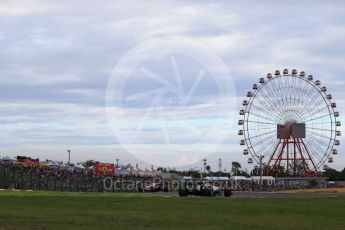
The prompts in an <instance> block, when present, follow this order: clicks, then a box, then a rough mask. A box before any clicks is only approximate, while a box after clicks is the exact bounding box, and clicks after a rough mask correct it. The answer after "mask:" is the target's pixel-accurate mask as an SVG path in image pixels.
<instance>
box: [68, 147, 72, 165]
mask: <svg viewBox="0 0 345 230" xmlns="http://www.w3.org/2000/svg"><path fill="white" fill-rule="evenodd" d="M67 152H68V164H70V163H71V150H69V149H67Z"/></svg>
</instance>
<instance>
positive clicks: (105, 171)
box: [95, 163, 115, 175]
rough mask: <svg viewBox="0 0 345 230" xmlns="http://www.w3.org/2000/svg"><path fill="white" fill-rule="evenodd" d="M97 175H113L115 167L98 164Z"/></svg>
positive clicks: (96, 166)
mask: <svg viewBox="0 0 345 230" xmlns="http://www.w3.org/2000/svg"><path fill="white" fill-rule="evenodd" d="M95 173H96V174H97V175H111V174H112V175H113V174H114V173H115V165H114V164H107V163H96V165H95Z"/></svg>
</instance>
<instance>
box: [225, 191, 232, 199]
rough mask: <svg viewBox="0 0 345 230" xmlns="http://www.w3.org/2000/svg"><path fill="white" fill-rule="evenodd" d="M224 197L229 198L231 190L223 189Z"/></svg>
mask: <svg viewBox="0 0 345 230" xmlns="http://www.w3.org/2000/svg"><path fill="white" fill-rule="evenodd" d="M224 196H225V197H230V196H232V192H231V190H230V189H225V190H224Z"/></svg>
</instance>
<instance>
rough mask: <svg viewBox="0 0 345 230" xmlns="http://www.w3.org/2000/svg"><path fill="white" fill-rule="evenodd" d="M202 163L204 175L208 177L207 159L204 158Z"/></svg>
mask: <svg viewBox="0 0 345 230" xmlns="http://www.w3.org/2000/svg"><path fill="white" fill-rule="evenodd" d="M202 161H203V162H204V174H205V175H206V165H207V160H206V158H204V159H202Z"/></svg>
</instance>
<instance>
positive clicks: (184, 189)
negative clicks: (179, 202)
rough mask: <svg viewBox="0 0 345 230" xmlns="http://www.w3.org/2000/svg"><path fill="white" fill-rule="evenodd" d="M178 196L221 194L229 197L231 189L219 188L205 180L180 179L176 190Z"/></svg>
mask: <svg viewBox="0 0 345 230" xmlns="http://www.w3.org/2000/svg"><path fill="white" fill-rule="evenodd" d="M178 194H179V196H189V195H193V196H217V195H218V196H222V195H224V196H225V197H230V196H231V195H232V191H231V189H228V188H225V189H221V188H220V187H218V186H214V185H212V184H210V183H208V182H205V181H192V180H189V181H181V185H180V188H179V190H178Z"/></svg>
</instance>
